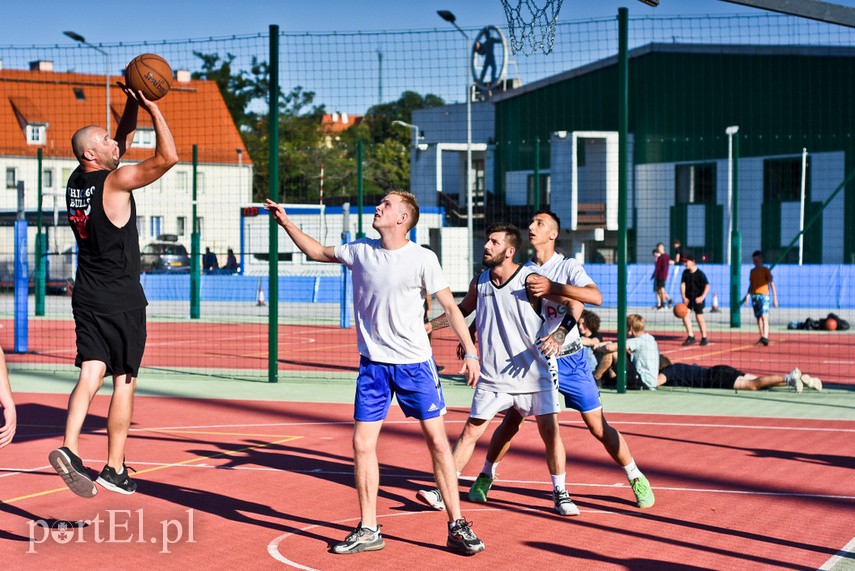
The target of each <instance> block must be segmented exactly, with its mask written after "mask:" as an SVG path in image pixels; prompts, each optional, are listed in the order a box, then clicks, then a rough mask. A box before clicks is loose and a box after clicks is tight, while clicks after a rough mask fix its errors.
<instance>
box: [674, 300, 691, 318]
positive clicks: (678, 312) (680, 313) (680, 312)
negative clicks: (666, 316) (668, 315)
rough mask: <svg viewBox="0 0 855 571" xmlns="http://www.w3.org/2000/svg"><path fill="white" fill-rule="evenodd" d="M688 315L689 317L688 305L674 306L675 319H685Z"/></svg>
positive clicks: (679, 304)
mask: <svg viewBox="0 0 855 571" xmlns="http://www.w3.org/2000/svg"><path fill="white" fill-rule="evenodd" d="M687 315H689V306H688V305H686V304H685V303H678V304H677V305H675V306H674V317H679V318H680V319H683V318H684V317H686V316H687Z"/></svg>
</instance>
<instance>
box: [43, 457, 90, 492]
mask: <svg viewBox="0 0 855 571" xmlns="http://www.w3.org/2000/svg"><path fill="white" fill-rule="evenodd" d="M48 461H49V462H50V465H51V466H53V469H54V470H56V473H57V474H59V475H60V476H62V481H63V482H65V485H66V486H68V488H69V489H70V490H71V491H72V492H74V493H75V494H77V495H78V496H80V497H81V498H92V497H94V496H95V494H97V493H98V489H97V488H96V487H95V483H94V482H93V481H92V477H91V476H90V475H89V470H87V469H86V466H84V465H83V461H82V460H81V459H80V457H79V456H77V455H76V454H75V453H74V452H72V451H71V450H69V449H68V448H66V447H65V446H63V447H62V448H57V449H56V450H53V451H51V453H50V454H48Z"/></svg>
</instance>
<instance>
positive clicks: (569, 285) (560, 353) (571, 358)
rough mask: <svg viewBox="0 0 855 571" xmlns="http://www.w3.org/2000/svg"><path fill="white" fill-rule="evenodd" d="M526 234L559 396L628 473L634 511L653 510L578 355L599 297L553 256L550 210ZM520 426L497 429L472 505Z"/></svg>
mask: <svg viewBox="0 0 855 571" xmlns="http://www.w3.org/2000/svg"><path fill="white" fill-rule="evenodd" d="M528 230H529V233H528V236H529V241H530V243H531V246H532V247H533V248H534V257H533V258H532V259H531V260H530V261H529V262H528V263H526V267H528V268H531V269H532V270H535V271H537V272H539V273H540V274H542V276H541V277H533V278H531V279H530V280H529V282H528V288H529V290H530V291H531V293H532V294H533V295H534V296H536V297H538V298H541V299H542V300H543V306H542V307H543V309H542V312H543V317H544V319H545V323H544V328H543V330H542V331H541V338H542V339H543V340H544V341H543V343H542V344H541V346H540V347H541V350H542V351H543V352H544V353H545V354H548V355H553V356H556V357H557V358H556V366H557V371H558V391H559V392H560V393H561V394H562V395H564V404H565V406H566V407H568V408H572V409H575V410H577V411H579V412H580V413H581V415H582V420H584V421H585V424H586V425H587V427H588V430H589V431H590V432H591V434H592V435H593V436H594V437H595V438H596V439H597V440H599V441H600V442H601V443H602V444H603V447H604V448H605V449H606V451H607V452H608V453H609V455H610V456H611V457H612V458H613V459H614V461H615V462H616V463H617V464H618V465H619V466H621V467H622V468H623V469H624V470H625V471H626V477H627V479H628V480H629V483H630V487H631V488H632V490H633V493H634V494H635V499H636V505H637V506H638V507H640V508H649V507H652V506H653V503H654V496H653V490H652V489H651V488H650V483H649V482H648V481H647V478H646V477H645V476H644V474H642V473H641V471H640V470H639V469H638V467H637V466H636V464H635V460H634V459H633V457H632V454H631V453H630V450H629V446H628V445H627V443H626V440H624V438H623V435H621V433H620V432H618V431H617V430H616V429H615V428H614V427H612V426H611V425H609V423H608V422H606V418H605V415H604V414H603V405H602V403H601V402H600V392H599V389H598V388H597V383H596V381H595V380H594V377H593V375H592V373H591V369H590V367H589V366H588V363H587V360H586V359H585V354H584V352H583V351H582V350H581V349H582V345H581V343H580V340H579V337H580V336H579V330H578V327H577V326H576V320H577V319H578V318H579V315H580V314H581V312H582V309H583V307H584V304H591V305H600V304H601V303H602V300H603V296H602V294H601V293H600V290H599V288H597V286H596V284H595V283H594V281H593V280H592V279H591V278H590V277H589V276H588V274H587V272H585V269H584V268H583V267H582V264H580V263H579V262H578V261H577V260H575V259H573V258H565V257H564V256H563V255H561V254H558V253H557V252H556V251H555V241H556V240H557V239H558V235H559V233H560V230H561V221H560V220H559V218H558V216H556V215H555V213H553V212H551V211H549V210H540V211H538V212H536V213H535V214H534V216H532V219H531V224H529V227H528ZM568 298H569V299H571V300H573V301H572V303H569V304H568V303H567V302H566V301H564V300H566V299H568ZM562 324H563V326H562ZM565 331H566V333H565ZM562 336H563V339H562ZM522 421H523V418H522V417H521V416H520V415H518V414H515V413H514V411H509V412H508V414H506V415H505V418H504V420H503V421H502V424H501V425H499V427H498V428H496V431H495V432H494V433H493V437H492V439H491V440H490V448H489V450H488V451H487V458H486V461H485V463H484V467H483V469H482V470H481V474H479V476H478V478H477V479H476V480H475V483H474V484H472V488H471V489H470V491H469V499H470V500H472V501H474V502H479V503H483V502H486V501H487V492H488V491H489V489H490V486H491V485H492V484H493V480H494V479H495V477H496V467H497V466H498V464H499V461H500V460H501V459H502V457H503V456H504V455H505V453H506V452H507V450H508V448H510V443H511V439H512V438H513V437H514V435H515V434H516V433H517V432H518V431H519V429H520V425H521V424H522Z"/></svg>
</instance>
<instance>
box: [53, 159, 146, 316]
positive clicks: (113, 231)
mask: <svg viewBox="0 0 855 571" xmlns="http://www.w3.org/2000/svg"><path fill="white" fill-rule="evenodd" d="M109 174H110V171H106V170H101V171H92V172H85V171H83V170H82V169H81V168H79V167H78V168H77V169H75V171H74V172H73V173H71V177H69V179H68V185H67V187H66V191H65V202H66V205H67V206H68V222H69V224H70V226H71V228H72V230H73V232H74V237H75V238H76V239H77V247H78V251H79V255H78V259H77V276H76V277H75V279H74V290H73V293H72V297H71V307H72V308H74V309H82V310H88V311H94V312H97V313H119V312H124V311H133V310H135V309H140V308H143V307H145V306H146V305H148V302H147V301H146V298H145V292H144V291H143V288H142V285H141V284H140V243H139V234H138V233H137V206H136V202H134V197H133V195H131V216H130V218H129V219H128V222H127V223H126V224H125V225H124V226H123V227H121V228H118V227H116V226H115V225H114V224H113V223H112V222H110V219H109V218H107V214H106V213H105V212H104V180H106V178H107V175H109Z"/></svg>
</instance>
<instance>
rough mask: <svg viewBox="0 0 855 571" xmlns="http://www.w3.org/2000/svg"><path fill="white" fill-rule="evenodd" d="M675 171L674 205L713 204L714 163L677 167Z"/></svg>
mask: <svg viewBox="0 0 855 571" xmlns="http://www.w3.org/2000/svg"><path fill="white" fill-rule="evenodd" d="M675 169H676V170H675V176H674V181H675V183H674V202H675V203H677V204H707V203H715V163H704V164H696V165H677V166H676V167H675Z"/></svg>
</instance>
